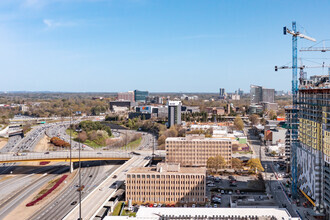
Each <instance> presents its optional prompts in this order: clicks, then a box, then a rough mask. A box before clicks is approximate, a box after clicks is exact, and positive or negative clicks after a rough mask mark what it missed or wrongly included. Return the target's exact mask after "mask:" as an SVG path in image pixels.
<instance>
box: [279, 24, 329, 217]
mask: <svg viewBox="0 0 330 220" xmlns="http://www.w3.org/2000/svg"><path fill="white" fill-rule="evenodd" d="M283 34H284V35H287V34H289V35H292V66H290V65H285V66H279V67H278V66H275V71H278V70H280V69H292V106H288V107H287V108H286V110H285V111H286V117H287V123H288V124H289V126H288V128H287V133H286V157H287V161H286V163H287V167H288V172H290V173H291V180H292V185H291V193H292V202H293V203H294V204H298V203H299V200H300V199H301V197H305V199H307V201H308V202H309V203H310V204H311V205H312V207H313V213H314V214H313V216H314V218H317V219H330V191H329V190H330V158H329V156H330V80H329V76H330V66H328V65H326V64H325V62H323V63H321V64H320V65H317V66H307V65H302V64H301V65H300V66H298V64H297V60H298V59H300V60H301V58H300V57H299V58H298V49H297V48H298V47H297V41H298V39H299V38H300V39H304V40H308V41H312V42H316V40H315V39H314V38H312V37H309V36H306V35H304V34H302V33H300V32H299V31H298V30H297V28H296V22H292V29H289V28H287V27H284V29H283ZM325 42H326V41H321V42H320V43H322V44H323V46H322V47H320V46H319V45H320V43H316V44H315V45H313V46H310V47H306V48H301V49H300V50H299V51H300V52H321V53H325V52H327V51H330V47H326V46H325ZM301 63H302V62H301ZM305 68H323V69H326V71H327V74H322V75H321V74H320V75H314V76H310V77H309V78H308V77H307V73H306V72H305ZM298 69H299V70H300V73H299V80H298V76H297V75H298V74H297V73H298Z"/></svg>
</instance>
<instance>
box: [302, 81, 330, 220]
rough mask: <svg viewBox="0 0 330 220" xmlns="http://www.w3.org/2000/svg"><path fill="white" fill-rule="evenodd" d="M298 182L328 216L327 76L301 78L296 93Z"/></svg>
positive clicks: (329, 137)
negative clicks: (297, 109)
mask: <svg viewBox="0 0 330 220" xmlns="http://www.w3.org/2000/svg"><path fill="white" fill-rule="evenodd" d="M298 108H299V112H298V119H299V125H298V140H299V144H298V147H297V155H296V156H297V175H298V186H299V188H300V190H302V191H303V192H304V193H305V194H306V195H307V196H308V197H310V199H312V200H313V201H314V204H315V205H317V206H318V207H317V208H318V209H319V211H320V212H321V213H322V211H323V210H322V207H321V205H322V206H323V207H325V209H326V218H325V219H329V218H330V214H329V213H330V82H329V76H314V77H311V78H310V80H304V81H303V82H302V84H301V85H300V86H299V93H298Z"/></svg>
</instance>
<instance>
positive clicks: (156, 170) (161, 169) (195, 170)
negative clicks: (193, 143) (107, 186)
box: [127, 163, 206, 174]
mask: <svg viewBox="0 0 330 220" xmlns="http://www.w3.org/2000/svg"><path fill="white" fill-rule="evenodd" d="M130 173H132V174H134V173H148V174H160V173H162V174H164V173H192V174H205V173H206V168H205V167H180V164H171V163H170V164H166V163H159V164H158V165H157V167H133V168H131V169H130V170H129V171H128V172H127V174H130Z"/></svg>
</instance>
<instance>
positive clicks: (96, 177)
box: [0, 122, 157, 219]
mask: <svg viewBox="0 0 330 220" xmlns="http://www.w3.org/2000/svg"><path fill="white" fill-rule="evenodd" d="M68 126H69V122H58V123H52V124H44V125H39V126H36V127H34V128H33V129H32V130H31V131H30V132H29V133H28V134H27V136H26V137H25V138H23V139H22V138H20V136H13V137H11V138H10V139H9V142H8V144H7V145H6V146H5V147H4V148H3V150H2V151H0V153H1V154H0V160H2V161H4V160H8V159H9V160H10V159H11V160H15V159H16V160H17V159H19V158H20V159H33V158H34V159H37V158H39V159H41V160H47V159H49V158H56V157H57V158H65V159H68V158H69V155H70V154H69V151H62V152H58V151H56V152H53V151H49V152H39V153H37V152H32V151H33V149H34V148H35V146H36V144H37V143H38V142H39V141H40V140H41V139H42V138H43V137H44V135H48V136H50V137H53V136H57V137H60V138H62V139H63V140H66V141H67V142H69V141H70V137H69V135H67V134H66V132H65V130H66V129H67V128H68ZM141 133H142V132H141ZM114 134H115V136H116V137H119V136H120V135H121V133H120V132H114ZM153 138H154V137H153V136H152V135H151V134H148V133H143V136H142V141H141V144H140V146H139V147H138V148H137V149H136V150H135V151H136V152H139V153H138V154H140V155H139V156H136V154H132V153H131V152H130V151H94V150H93V149H92V148H89V147H87V146H86V147H85V148H84V150H82V151H81V158H84V157H90V158H112V159H113V158H124V157H125V158H127V159H128V158H130V157H132V156H134V155H135V157H134V159H132V160H129V161H128V162H126V163H125V165H123V166H121V165H120V164H118V161H117V162H116V161H112V162H108V163H111V165H109V164H108V165H105V166H93V165H100V164H101V163H105V162H104V161H93V162H92V161H89V162H87V161H86V162H83V164H85V165H87V164H89V165H90V166H84V167H83V168H82V170H81V171H82V185H84V186H85V188H84V190H83V194H82V195H83V199H84V200H85V201H86V200H87V199H92V198H97V199H99V200H98V203H100V204H95V205H96V206H95V207H94V208H93V209H90V213H88V215H93V214H94V213H96V212H97V209H98V208H99V207H100V208H102V204H103V202H106V200H107V198H108V197H109V196H110V195H111V194H112V193H113V192H114V191H115V189H111V188H109V186H111V185H112V184H113V182H114V181H118V183H120V182H123V181H124V179H125V173H126V171H127V170H128V169H129V168H130V167H132V166H144V165H145V164H147V163H148V162H149V161H148V160H146V159H145V157H146V156H151V151H150V149H152V146H153V144H154V143H156V141H155V140H154V139H153ZM77 149H78V143H77V142H74V141H73V150H74V151H72V156H73V157H76V158H77V157H78V152H77V151H76V150H77ZM88 150H89V151H88ZM17 152H20V153H18V154H17ZM156 154H157V153H156ZM147 158H149V157H147ZM121 163H123V161H122V160H121ZM14 165H17V163H6V164H1V166H2V167H0V174H10V172H11V171H12V170H13V169H14ZM117 169H119V170H117ZM50 170H51V171H52V173H51V174H44V175H42V173H43V172H44V173H46V172H48V173H49V172H50ZM115 170H117V171H116V174H117V175H118V179H116V180H113V179H112V178H108V177H109V176H111V175H112V174H113V172H114V171H115ZM66 171H68V166H66V167H63V168H59V167H42V168H38V169H36V170H34V171H33V173H32V172H30V173H29V174H27V175H26V176H24V175H19V176H18V175H14V176H10V177H9V178H8V177H6V179H4V180H3V181H2V182H0V187H1V192H0V219H2V218H4V217H5V216H6V215H8V214H9V213H10V212H11V211H13V209H14V208H15V207H17V205H18V204H20V203H21V202H23V201H24V200H26V198H27V197H28V196H30V195H31V194H32V193H34V192H36V191H37V190H39V189H40V187H42V186H43V185H44V184H45V183H47V182H48V181H50V180H51V179H53V178H56V176H57V175H58V174H60V173H63V172H66ZM38 173H39V174H38ZM40 173H41V174H40ZM3 177H5V176H4V175H3V176H2V177H1V178H3ZM100 184H101V186H100ZM77 185H78V175H76V176H75V177H74V179H73V180H72V182H71V183H70V184H69V186H67V187H66V188H65V189H64V190H63V191H62V192H60V193H59V195H57V197H55V199H54V200H53V201H52V202H51V203H49V204H47V205H46V206H45V207H44V208H42V209H41V210H39V211H38V212H37V213H35V214H34V215H33V216H31V218H30V219H61V218H63V217H64V216H66V215H67V214H68V213H69V212H70V210H72V209H73V208H74V207H75V206H77V203H76V202H78V192H77ZM103 189H104V191H103ZM108 189H110V191H109V190H108ZM91 192H93V193H92V194H90V193H91ZM1 198H2V199H1ZM96 208H97V209H96ZM94 209H96V210H94Z"/></svg>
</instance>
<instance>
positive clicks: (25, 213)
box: [4, 170, 77, 220]
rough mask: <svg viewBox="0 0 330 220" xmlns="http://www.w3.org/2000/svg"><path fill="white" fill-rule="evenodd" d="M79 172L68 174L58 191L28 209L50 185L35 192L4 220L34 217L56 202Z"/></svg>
mask: <svg viewBox="0 0 330 220" xmlns="http://www.w3.org/2000/svg"><path fill="white" fill-rule="evenodd" d="M76 173H77V171H76V170H75V171H74V172H73V173H71V174H70V173H66V174H68V175H69V176H68V177H67V178H66V179H65V181H64V182H63V183H62V184H61V185H60V186H59V187H58V188H57V189H56V190H54V191H53V192H52V193H51V194H50V195H48V196H47V197H46V198H44V199H43V200H41V201H40V202H39V203H37V204H36V205H34V206H30V207H26V204H27V203H29V202H31V201H32V200H33V198H34V197H35V196H36V195H38V193H39V192H40V191H41V190H42V189H44V188H46V187H47V185H48V183H46V184H45V185H43V186H42V187H41V188H40V189H39V190H38V191H36V192H34V193H33V194H32V195H30V196H29V197H28V198H27V199H26V200H24V201H23V202H22V203H21V204H19V205H18V206H17V207H16V208H15V209H14V210H13V211H12V212H11V213H9V215H7V216H6V217H5V218H4V220H12V219H28V218H29V217H30V216H32V215H33V214H34V213H35V212H37V211H39V210H40V209H42V208H43V207H44V206H45V205H47V204H48V203H49V202H50V201H52V200H54V199H55V197H56V196H57V195H58V194H59V193H60V192H62V191H63V190H64V189H66V187H67V186H69V185H70V183H71V182H72V180H73V178H74V176H75V175H76ZM63 175H64V174H63ZM61 176H62V175H59V176H56V177H54V178H53V180H54V179H57V178H59V177H61Z"/></svg>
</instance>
